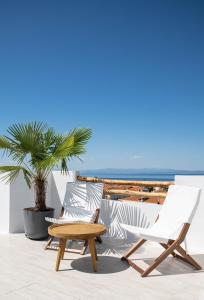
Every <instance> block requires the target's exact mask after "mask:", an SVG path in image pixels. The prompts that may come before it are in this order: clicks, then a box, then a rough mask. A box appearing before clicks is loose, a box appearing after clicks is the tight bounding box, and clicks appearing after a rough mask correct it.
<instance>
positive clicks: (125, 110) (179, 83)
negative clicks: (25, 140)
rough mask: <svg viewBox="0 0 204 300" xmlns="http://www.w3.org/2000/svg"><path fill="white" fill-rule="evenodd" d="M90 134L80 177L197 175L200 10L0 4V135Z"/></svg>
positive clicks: (203, 90) (203, 77)
mask: <svg viewBox="0 0 204 300" xmlns="http://www.w3.org/2000/svg"><path fill="white" fill-rule="evenodd" d="M31 120H39V121H41V120H42V121H44V122H46V123H48V124H49V125H51V126H53V127H54V128H56V130H58V131H60V132H66V131H68V130H69V129H71V128H73V127H78V126H83V127H90V128H92V129H93V138H92V140H91V141H90V143H89V145H88V147H87V150H88V151H87V155H86V156H85V157H84V163H83V164H81V163H78V162H73V163H72V164H71V167H73V168H77V169H79V168H80V169H87V168H106V167H114V168H115V167H116V168H142V167H159V168H182V169H203V170H204V1H202V0H201V1H198V0H191V1H188V0H183V1H182V0H165V1H164V0H161V1H159V0H154V1H153V0H144V1H142V0H140V1H139V0H133V1H130V0H123V1H120V0H103V1H102V0H101V1H99V0H93V1H90V0H81V1H80V0H77V1H74V0H73V1H69V0H66V1H63V0H60V1H57V0H55V1H52V0H48V1H46V0H40V1H38V0H33V1H27V0H25V1H21V0H18V1H16V0H13V1H11V0H8V1H0V134H4V133H5V130H6V128H7V127H8V126H9V125H10V124H12V123H14V122H28V121H31Z"/></svg>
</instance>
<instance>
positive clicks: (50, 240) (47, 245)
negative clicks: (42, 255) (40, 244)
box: [44, 236, 54, 250]
mask: <svg viewBox="0 0 204 300" xmlns="http://www.w3.org/2000/svg"><path fill="white" fill-rule="evenodd" d="M53 240H54V237H53V236H51V237H50V238H49V239H48V242H47V244H46V246H45V248H44V249H45V250H48V248H49V246H50V245H51V243H52V241H53Z"/></svg>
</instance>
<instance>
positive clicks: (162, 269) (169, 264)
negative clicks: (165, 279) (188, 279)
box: [132, 254, 204, 277]
mask: <svg viewBox="0 0 204 300" xmlns="http://www.w3.org/2000/svg"><path fill="white" fill-rule="evenodd" d="M192 257H193V258H194V259H195V260H196V261H197V262H198V263H199V264H200V265H201V267H202V269H201V270H195V269H194V268H193V267H191V265H189V264H187V263H185V262H183V261H181V260H179V259H176V258H173V257H168V258H166V259H165V260H164V261H163V262H162V263H161V264H160V265H159V266H158V267H157V268H156V269H155V271H153V273H150V275H148V277H156V276H163V275H182V274H196V273H197V274H198V273H203V272H204V270H203V269H204V254H199V255H192ZM154 259H155V258H152V259H132V261H133V262H135V263H136V264H138V265H140V263H139V261H143V262H144V263H145V264H146V268H147V267H148V266H150V265H151V264H152V263H153V261H154ZM155 272H156V274H155Z"/></svg>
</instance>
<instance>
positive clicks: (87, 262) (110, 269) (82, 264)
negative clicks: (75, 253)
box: [71, 256, 129, 274]
mask: <svg viewBox="0 0 204 300" xmlns="http://www.w3.org/2000/svg"><path fill="white" fill-rule="evenodd" d="M71 267H72V268H73V269H75V270H77V271H79V272H84V273H95V272H94V271H93V267H92V261H91V257H90V256H84V257H82V258H79V259H75V260H73V261H72V263H71ZM128 268H129V266H128V264H125V263H124V262H122V261H121V260H120V258H118V257H113V256H98V261H97V274H109V273H118V272H122V271H124V270H126V269H128Z"/></svg>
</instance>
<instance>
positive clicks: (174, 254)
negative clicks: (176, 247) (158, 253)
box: [160, 243, 177, 257]
mask: <svg viewBox="0 0 204 300" xmlns="http://www.w3.org/2000/svg"><path fill="white" fill-rule="evenodd" d="M160 245H161V246H162V247H163V248H164V249H166V250H167V249H168V248H169V245H167V244H164V243H160ZM170 254H171V255H172V256H173V257H176V255H177V254H176V253H175V252H174V251H173V252H171V253H170Z"/></svg>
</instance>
